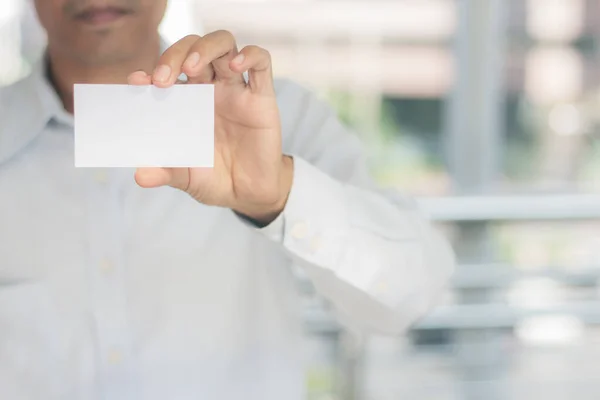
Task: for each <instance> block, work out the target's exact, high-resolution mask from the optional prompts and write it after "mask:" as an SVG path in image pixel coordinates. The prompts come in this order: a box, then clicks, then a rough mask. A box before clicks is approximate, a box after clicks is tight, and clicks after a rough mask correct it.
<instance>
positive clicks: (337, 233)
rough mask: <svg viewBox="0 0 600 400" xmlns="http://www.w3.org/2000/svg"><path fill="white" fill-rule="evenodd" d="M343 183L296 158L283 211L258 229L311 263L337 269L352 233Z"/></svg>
mask: <svg viewBox="0 0 600 400" xmlns="http://www.w3.org/2000/svg"><path fill="white" fill-rule="evenodd" d="M344 193H345V192H344V185H343V183H340V182H338V181H336V180H335V179H333V178H331V177H330V176H329V175H327V174H326V173H324V172H322V171H321V170H319V169H318V168H317V167H315V166H313V165H311V164H310V163H308V162H307V161H305V160H304V159H302V158H301V157H294V178H293V183H292V188H291V191H290V194H289V196H288V201H287V203H286V206H285V208H284V210H283V212H282V213H281V214H280V215H279V216H278V217H277V218H276V219H275V220H274V221H273V222H272V223H271V224H269V225H268V226H266V227H264V228H257V227H255V229H257V230H258V231H259V232H261V233H262V234H264V235H265V236H266V237H267V238H269V239H270V240H272V241H274V242H277V243H280V244H282V245H283V246H284V247H285V248H286V249H287V250H288V251H290V252H292V253H293V254H294V255H296V256H298V257H300V258H302V259H304V260H305V261H307V262H310V263H312V264H316V265H319V266H321V267H324V268H327V269H332V270H333V269H335V267H336V266H337V264H338V262H339V260H340V258H341V256H342V252H343V249H344V244H345V243H346V241H347V237H348V235H349V231H350V226H349V224H350V223H349V218H348V205H347V199H346V197H345V195H344Z"/></svg>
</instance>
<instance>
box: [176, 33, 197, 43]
mask: <svg viewBox="0 0 600 400" xmlns="http://www.w3.org/2000/svg"><path fill="white" fill-rule="evenodd" d="M200 39H202V36H200V35H196V34H191V35H186V36H185V37H184V38H183V39H181V41H185V42H188V41H194V42H195V41H198V40H200Z"/></svg>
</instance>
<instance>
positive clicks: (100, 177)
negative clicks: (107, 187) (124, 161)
mask: <svg viewBox="0 0 600 400" xmlns="http://www.w3.org/2000/svg"><path fill="white" fill-rule="evenodd" d="M94 179H96V182H98V183H101V184H103V185H104V184H106V182H108V176H107V174H106V172H104V171H98V172H96V174H95V176H94Z"/></svg>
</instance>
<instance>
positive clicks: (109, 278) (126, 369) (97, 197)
mask: <svg viewBox="0 0 600 400" xmlns="http://www.w3.org/2000/svg"><path fill="white" fill-rule="evenodd" d="M87 172H88V173H89V175H88V179H86V182H87V201H88V211H87V217H88V220H87V227H88V243H89V255H90V257H89V265H88V267H89V277H90V286H91V290H92V293H91V297H92V311H93V317H94V321H95V329H96V332H95V337H96V340H97V343H96V349H97V351H98V357H97V359H98V368H99V372H100V374H99V376H101V377H102V382H100V384H101V385H102V388H103V390H102V391H103V392H104V395H105V397H104V398H105V399H106V400H113V399H132V398H136V396H135V393H134V390H135V387H136V383H135V382H134V376H135V374H134V359H133V348H132V342H131V331H130V328H129V317H128V305H127V296H126V288H125V276H124V265H123V251H122V247H123V220H124V219H123V209H122V207H121V206H120V204H121V201H120V198H119V196H120V193H119V191H118V186H117V185H116V184H115V182H114V179H111V178H112V176H111V171H110V170H108V169H90V170H87Z"/></svg>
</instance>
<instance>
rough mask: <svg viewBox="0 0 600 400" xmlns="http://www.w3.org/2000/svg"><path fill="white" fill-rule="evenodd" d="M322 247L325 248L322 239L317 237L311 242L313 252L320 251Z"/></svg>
mask: <svg viewBox="0 0 600 400" xmlns="http://www.w3.org/2000/svg"><path fill="white" fill-rule="evenodd" d="M321 247H323V241H322V239H321V237H320V236H315V237H314V238H313V239H312V240H311V242H310V248H311V249H312V250H313V251H318V250H319V249H321Z"/></svg>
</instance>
